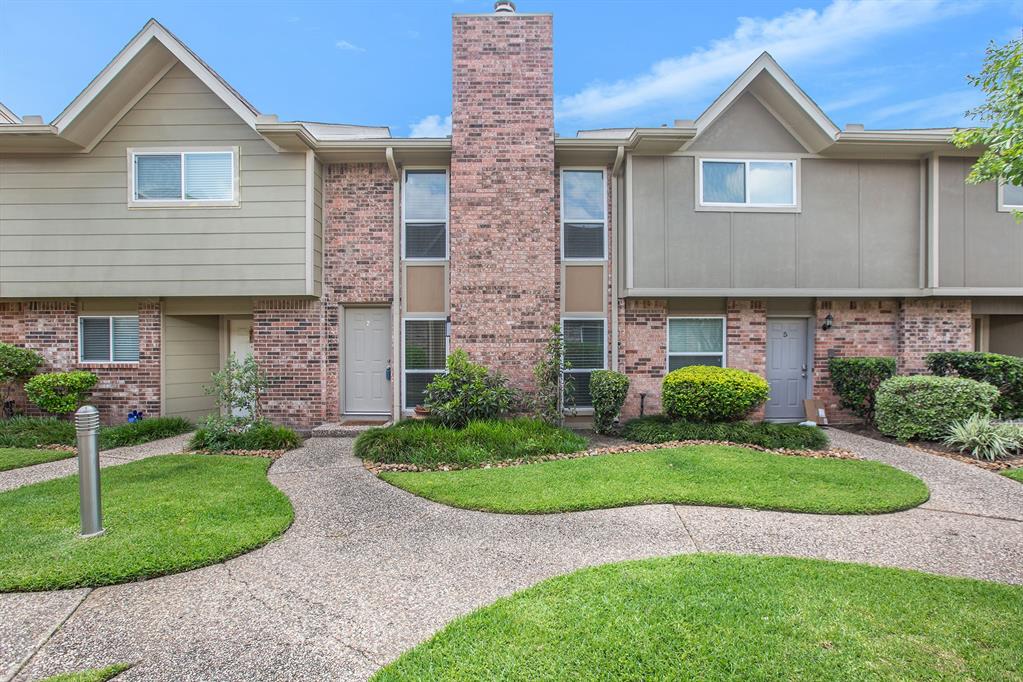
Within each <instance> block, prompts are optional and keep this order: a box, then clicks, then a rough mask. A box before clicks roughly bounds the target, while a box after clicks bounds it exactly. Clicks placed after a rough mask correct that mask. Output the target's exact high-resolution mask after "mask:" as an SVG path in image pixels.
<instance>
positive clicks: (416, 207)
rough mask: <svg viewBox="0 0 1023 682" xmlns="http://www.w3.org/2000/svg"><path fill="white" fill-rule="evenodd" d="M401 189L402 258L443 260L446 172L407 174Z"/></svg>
mask: <svg viewBox="0 0 1023 682" xmlns="http://www.w3.org/2000/svg"><path fill="white" fill-rule="evenodd" d="M403 187H404V192H403V200H402V215H403V224H404V239H402V243H403V244H404V245H405V258H409V259H416V258H419V259H444V258H447V257H448V173H447V171H445V170H407V171H405V183H404V186H403Z"/></svg>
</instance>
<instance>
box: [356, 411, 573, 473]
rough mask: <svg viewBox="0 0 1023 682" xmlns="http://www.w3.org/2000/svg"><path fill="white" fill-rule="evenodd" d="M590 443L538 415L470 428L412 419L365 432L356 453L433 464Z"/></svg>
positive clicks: (461, 462) (469, 461) (518, 455)
mask: <svg viewBox="0 0 1023 682" xmlns="http://www.w3.org/2000/svg"><path fill="white" fill-rule="evenodd" d="M586 445H587V441H586V439H585V438H583V437H582V436H580V435H578V434H576V433H573V432H571V431H569V430H568V429H559V428H557V427H555V426H551V425H549V424H547V423H545V422H542V421H539V420H536V419H525V418H522V419H509V420H506V421H474V422H469V425H468V426H466V427H465V428H464V429H451V428H448V427H445V426H440V425H438V424H434V423H432V422H429V421H413V420H409V421H403V422H398V423H397V424H395V425H393V426H388V427H386V428H379V429H369V430H368V431H366V432H364V433H362V434H361V435H360V436H359V437H358V439H356V441H355V454H356V456H358V457H361V458H362V459H365V460H368V461H371V462H386V463H403V464H416V465H418V466H421V467H426V468H428V467H433V466H437V465H440V464H454V465H458V466H473V465H477V464H481V463H484V462H493V461H499V460H509V459H520V458H528V457H537V456H540V455H548V454H552V453H556V452H578V451H579V450H582V449H584V448H585V447H586Z"/></svg>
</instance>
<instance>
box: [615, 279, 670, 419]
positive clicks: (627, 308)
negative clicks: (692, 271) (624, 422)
mask: <svg viewBox="0 0 1023 682" xmlns="http://www.w3.org/2000/svg"><path fill="white" fill-rule="evenodd" d="M667 318H668V302H667V301H665V300H664V299H632V298H630V299H625V300H622V301H619V302H618V370H619V371H620V372H622V373H623V374H625V375H626V376H628V377H629V395H628V396H627V397H626V399H625V406H624V407H623V408H622V418H623V419H630V418H632V417H638V416H639V403H640V394H641V393H646V399H645V401H644V410H645V413H646V414H656V413H658V412H660V411H661V381H663V380H664V375H665V373H666V372H667V367H668V360H667V352H666V344H667V334H668V332H667V324H668V319H667Z"/></svg>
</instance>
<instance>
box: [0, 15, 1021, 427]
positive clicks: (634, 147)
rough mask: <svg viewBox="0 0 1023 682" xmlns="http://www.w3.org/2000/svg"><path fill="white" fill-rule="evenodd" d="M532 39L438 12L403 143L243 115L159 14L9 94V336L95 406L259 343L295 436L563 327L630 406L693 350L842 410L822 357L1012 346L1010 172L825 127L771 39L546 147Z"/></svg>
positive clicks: (204, 407)
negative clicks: (444, 25) (439, 26)
mask: <svg viewBox="0 0 1023 682" xmlns="http://www.w3.org/2000/svg"><path fill="white" fill-rule="evenodd" d="M552 28H553V18H552V16H551V15H550V14H529V13H518V12H516V11H515V10H514V7H513V6H512V5H511V3H507V2H499V3H497V7H496V9H495V12H494V13H493V14H477V15H455V16H454V17H453V20H452V66H453V74H452V111H451V114H452V134H451V136H450V137H445V138H401V137H392V136H391V135H390V132H389V130H388V129H387V128H383V127H367V126H357V125H345V124H324V123H313V122H305V121H281V120H279V119H278V118H277V117H276V116H272V115H265V114H262V113H260V112H259V111H257V110H256V109H255V108H254V107H253V106H252V105H251V104H249V103H248V102H247V101H246V100H245V99H244V97H242V95H241V94H239V93H238V92H237V91H235V90H234V89H233V88H232V87H231V86H230V85H229V84H228V83H227V82H225V81H224V80H223V79H222V78H221V77H219V76H218V75H217V74H216V73H215V72H214V71H213V70H212V69H211V68H210V67H209V66H208V65H207V64H206V63H204V62H203V61H202V59H201V58H200V57H199V56H198V55H196V54H195V53H193V52H192V51H191V50H190V49H189V48H188V47H187V46H185V45H184V44H183V43H182V42H181V41H180V40H178V39H177V38H176V37H175V36H174V35H172V34H171V33H170V32H169V31H167V30H166V29H165V28H164V27H163V26H161V25H160V24H159V23H157V22H156V21H150V22H149V23H148V24H147V25H146V26H145V27H144V28H143V29H142V30H141V32H140V33H139V34H138V35H136V36H135V37H134V38H133V39H132V40H131V42H129V43H128V45H127V46H126V47H125V48H124V49H123V50H121V52H120V53H118V54H117V56H116V57H115V58H114V60H113V61H112V62H111V63H110V64H109V65H108V66H107V67H106V68H105V69H104V70H103V71H102V72H101V73H100V74H99V75H98V76H97V77H96V78H95V79H94V80H93V81H92V82H91V83H90V84H89V85H88V86H87V87H86V88H85V90H84V91H83V92H82V93H81V94H80V95H79V96H78V97H77V98H76V99H75V100H74V101H73V102H71V104H69V105H68V107H67V109H65V110H64V111H63V112H62V113H61V114H60V115H59V116H58V117H57V118H56V119H54V120H53V121H52V122H51V123H44V122H43V121H42V119H41V118H39V117H30V116H25V117H22V118H19V117H18V116H17V115H15V114H14V113H13V112H11V111H10V110H9V109H7V108H5V107H0V339H2V340H4V341H8V342H13V343H18V344H22V345H26V346H30V347H33V348H36V349H38V350H39V351H40V352H41V353H43V354H44V356H45V357H46V359H47V363H48V366H49V367H50V368H52V369H72V368H84V369H89V370H90V371H93V372H95V373H96V374H97V375H98V376H99V377H100V384H99V386H98V388H97V390H96V392H95V394H94V398H95V400H96V402H97V404H98V405H99V407H100V408H101V413H102V415H103V418H104V420H106V421H108V422H118V421H123V420H124V418H125V416H126V414H127V412H128V411H130V410H133V409H140V410H143V411H145V412H146V413H149V414H158V413H159V414H166V415H181V416H185V417H188V418H191V419H198V418H201V417H202V416H203V415H205V414H208V413H209V412H210V411H211V410H212V409H213V407H214V406H213V403H212V400H211V398H210V397H209V396H207V395H206V394H205V392H204V391H203V385H204V384H206V383H208V381H209V375H210V373H211V372H213V371H216V370H217V369H218V368H219V367H221V366H222V364H223V362H224V360H225V358H226V357H227V356H228V355H229V354H230V353H235V354H237V355H239V356H246V355H252V356H254V357H255V358H256V359H257V360H258V361H259V363H260V364H261V366H262V367H263V369H264V371H265V372H266V374H267V376H268V377H269V379H270V386H269V389H268V393H267V398H266V405H265V408H266V412H267V414H268V415H269V416H270V417H271V418H273V419H275V420H277V421H281V422H284V423H288V424H291V425H293V426H296V427H300V428H310V427H315V426H316V425H318V424H321V423H325V422H336V421H338V420H339V419H342V418H345V417H355V418H360V419H361V418H366V417H370V416H381V417H387V418H392V417H400V416H402V415H404V414H407V413H408V412H410V411H411V410H412V409H413V408H414V407H415V406H416V405H417V404H419V403H420V402H421V399H422V394H423V389H424V388H425V386H426V384H427V383H429V381H430V380H431V378H432V377H433V376H435V375H436V374H437V373H438V372H440V371H442V369H443V366H444V359H445V356H446V354H447V353H448V352H449V351H450V350H453V349H455V348H464V349H465V350H466V351H468V353H469V354H470V356H472V357H473V358H474V359H475V360H477V361H479V362H482V363H484V364H486V365H488V366H489V367H492V368H494V369H497V370H500V371H501V372H503V373H504V374H506V375H507V376H508V377H509V378H510V380H511V382H512V383H513V384H514V385H516V386H518V387H520V388H523V389H526V390H528V389H529V388H530V386H531V383H532V367H533V365H534V364H535V362H536V361H537V360H538V359H539V357H540V355H541V352H542V348H543V346H544V344H545V342H546V340H547V338H548V337H549V335H550V327H551V326H552V325H554V324H561V326H562V328H563V330H564V334H565V339H566V346H567V355H568V359H569V360H570V361H571V363H572V369H571V370H570V371H571V372H572V373H573V374H574V375H575V378H576V386H577V389H576V393H577V395H576V402H577V405H578V406H579V409H580V411H582V412H583V413H585V411H586V406H587V405H588V403H589V395H588V379H589V373H590V372H591V371H592V370H593V369H597V368H609V369H617V370H619V371H622V372H624V373H625V374H627V375H628V376H629V377H630V379H631V380H632V388H631V390H630V394H629V398H628V401H627V404H626V413H627V416H631V415H635V414H637V413H638V412H639V411H640V409H641V408H642V409H643V410H645V411H647V412H651V411H656V410H658V408H659V405H658V401H659V393H660V382H661V380H662V379H663V377H664V375H665V374H666V373H667V372H668V371H670V370H672V369H675V368H677V367H681V366H685V365H690V364H712V365H725V366H729V367H739V368H742V369H747V370H751V371H754V372H757V373H759V374H762V375H764V376H765V377H766V378H767V379H768V381H769V382H770V384H771V399H770V402H769V403H768V405H767V406H766V408H765V409H764V411H763V414H762V416H764V417H766V418H769V419H779V420H785V419H799V418H801V416H802V414H803V406H802V400H803V399H805V398H809V397H816V398H821V399H823V400H824V401H825V402H826V403H827V405H828V406H829V409H830V410H831V411H832V412H833V414H835V415H837V416H839V417H840V416H841V413H840V411H839V410H838V406H837V400H836V397H835V395H834V393H833V391H832V389H831V385H830V379H829V377H828V372H827V362H828V359H829V358H830V357H833V356H836V355H889V356H894V357H896V358H897V359H898V362H899V367H900V371H902V372H919V371H922V370H923V364H922V363H923V355H924V354H925V353H927V352H931V351H937V350H971V349H979V350H991V351H996V352H1005V353H1013V354H1023V227H1021V226H1020V225H1018V224H1017V223H1016V221H1015V220H1014V218H1013V215H1012V210H1013V209H1014V208H1020V207H1023V189H1021V188H1019V187H1014V186H998V185H997V184H996V183H989V184H984V185H971V184H967V183H966V182H965V178H966V175H967V173H968V171H969V168H970V166H971V163H972V162H973V160H974V158H975V157H976V156H977V155H978V153H979V150H959V149H956V148H955V147H954V146H952V145H951V144H950V143H949V142H948V138H949V135H950V133H951V130H948V129H941V130H934V129H920V130H865V129H863V127H862V126H856V125H848V126H846V127H845V128H843V129H840V128H839V127H837V126H836V125H835V124H834V123H833V122H832V121H831V119H830V118H828V116H827V115H826V114H825V112H823V111H822V110H821V109H820V107H818V106H817V104H815V103H814V101H813V100H812V99H811V98H810V97H809V96H808V95H807V94H806V93H805V92H804V91H803V90H802V89H800V88H799V86H798V85H797V84H796V83H795V82H793V80H792V79H791V78H790V77H789V76H788V74H786V73H785V71H784V70H783V69H782V68H781V67H780V66H779V65H778V64H777V63H776V62H775V61H774V59H772V58H771V56H770V55H768V54H766V53H765V54H763V55H762V56H760V57H759V58H758V59H757V60H756V61H755V62H754V63H753V64H751V65H750V67H749V68H748V69H747V70H746V71H745V72H743V73H742V74H740V75H739V76H738V78H737V79H736V80H735V82H734V83H732V84H731V86H729V87H728V89H726V90H725V91H724V92H723V93H722V94H721V95H720V97H718V98H717V99H716V100H715V101H714V102H713V103H712V104H711V106H710V107H709V108H708V109H707V110H706V111H705V112H703V114H701V115H700V116H699V117H698V118H696V119H695V120H680V121H675V122H674V124H673V125H670V126H664V127H657V128H641V127H640V128H621V129H608V130H593V131H582V132H580V133H578V134H577V135H576V136H574V137H562V136H558V135H557V134H556V133H555V126H554V91H553V68H554V65H553V50H554V44H553V32H552ZM20 407H21V408H24V405H21V406H20Z"/></svg>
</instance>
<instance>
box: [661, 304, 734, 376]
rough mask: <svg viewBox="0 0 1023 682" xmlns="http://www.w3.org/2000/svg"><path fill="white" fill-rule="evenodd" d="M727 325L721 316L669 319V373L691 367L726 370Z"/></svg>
mask: <svg viewBox="0 0 1023 682" xmlns="http://www.w3.org/2000/svg"><path fill="white" fill-rule="evenodd" d="M724 326H725V320H724V318H720V317H676V318H671V319H669V320H668V371H669V372H670V371H672V370H675V369H678V368H679V367H689V366H691V365H710V366H714V367H724V361H725V347H724V343H725V341H724Z"/></svg>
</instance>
